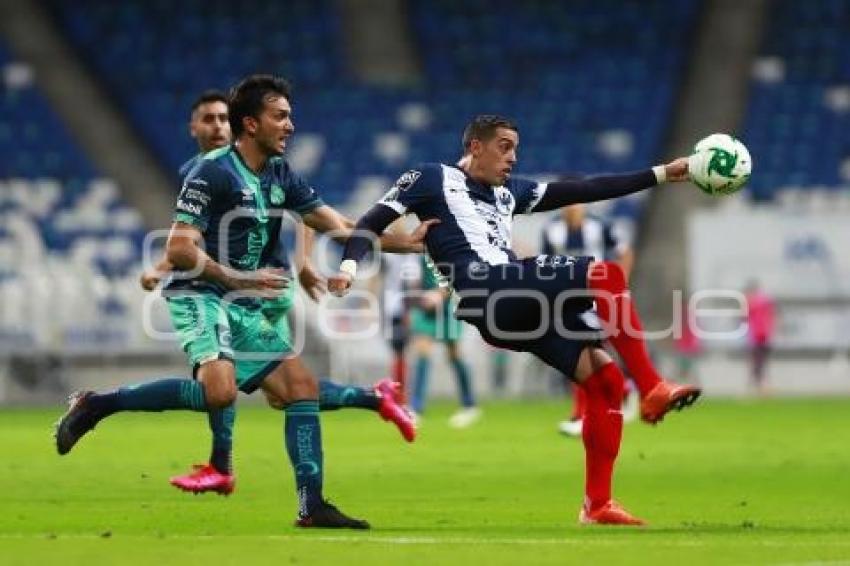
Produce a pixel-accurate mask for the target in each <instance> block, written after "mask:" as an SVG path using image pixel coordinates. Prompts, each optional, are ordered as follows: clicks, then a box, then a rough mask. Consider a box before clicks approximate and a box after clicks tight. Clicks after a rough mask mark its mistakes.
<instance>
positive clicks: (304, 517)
mask: <svg viewBox="0 0 850 566" xmlns="http://www.w3.org/2000/svg"><path fill="white" fill-rule="evenodd" d="M289 100H290V91H289V86H288V84H287V83H286V81H284V80H282V79H279V78H276V77H271V76H267V75H257V76H252V77H249V78H247V79H245V80H244V81H242V82H241V83H240V84H239V85H238V86H237V87H235V88H234V89H233V91H232V93H231V96H230V99H229V112H230V126H231V129H232V132H233V136H234V138H235V140H236V143H235V144H234V145H232V146H228V147H225V148H221V149H219V150H216V151H213V152H211V153H209V154H207V155H205V156H204V159H202V160H201V161H200V162H199V163H198V164H197V166H196V167H194V168H193V169H192V170H191V171H190V172H189V173H188V174H187V176H186V179H185V182H184V183H183V188H182V190H181V192H180V196H179V198H178V202H177V209H176V213H175V216H174V224H173V225H172V227H171V233H170V235H169V239H168V243H167V246H166V257H167V260H168V262H169V263H170V264H171V265H172V266H174V269H175V270H177V274H176V275H177V276H175V277H174V278H173V279H172V281H171V282H169V284H168V285H167V288H166V290H167V292H168V302H169V310H170V313H171V319H172V322H173V324H174V327H175V329H176V331H177V332H178V334H179V335H180V336H181V338H182V342H183V347H184V350H185V351H186V352H187V354H188V356H189V359H190V361H191V363H192V366H193V370H194V375H195V378H196V379H194V380H190V379H176V378H170V379H160V380H156V381H151V382H146V383H142V384H139V385H136V386H131V387H121V388H119V389H117V390H114V391H109V392H105V393H95V392H92V391H86V392H79V393H77V394H75V395H74V396H72V403H71V406H70V408H69V410H68V412H67V413H66V414H65V415H64V416H63V417H62V419H61V420H60V421H59V423H58V424H57V429H56V446H57V450H58V452H59V453H60V454H66V453H68V452H69V451H70V450H71V448H72V447H73V446H74V445H75V444H76V443H77V441H78V440H79V439H80V438H81V437H82V436H83V435H85V434H86V433H87V432H88V431H90V430H91V429H93V428H94V427H95V425H96V424H98V423H99V422H100V421H101V420H103V419H105V418H107V417H108V416H110V415H112V414H115V413H118V412H122V411H164V410H194V411H202V412H207V413H211V417H210V418H211V419H213V418H215V415H216V413H221V412H222V409H225V408H227V407H229V406H231V405H232V404H233V402H234V401H235V399H236V395H237V390H242V391H244V392H247V393H250V392H252V391H254V390H256V389H258V388H259V389H262V390H263V391H264V392H265V393H266V394H267V395H269V396H270V397H273V398H275V399H278V400H279V401H280V402H281V404H283V405H285V415H286V417H285V420H284V421H285V422H284V437H285V441H286V450H287V453H288V456H289V459H290V461H291V464H292V467H293V470H294V473H295V484H296V491H297V496H298V503H299V508H298V518H297V520H296V525H298V526H302V527H345V528H360V529H362V528H368V527H369V524H368V523H367V522H366V521H363V520H360V519H353V518H351V517H348V516H346V515H345V514H343V513H342V512H341V511H339V510H338V509H337V508H336V507H334V506H333V505H330V504H329V503H328V502H327V501H326V500H325V499H324V497H323V493H322V483H323V477H324V469H323V468H324V466H323V455H322V440H321V426H320V421H319V388H318V383H317V380H316V379H315V377H314V376H313V374H312V373H311V372H310V371H309V369H308V368H307V367H306V366H305V365H304V364H303V362H302V361H301V359H300V358H299V357H298V356H297V355H295V354H294V352H292V350H291V347H290V345H289V344H288V343H287V342H286V340H285V339H284V337H283V336H281V334H280V333H279V332H278V331H277V330H276V328H275V327H274V326H273V325H272V324H271V323H270V322H269V321H268V320H267V319H266V317H265V315H264V314H263V310H262V299H265V298H272V297H275V296H277V295H279V294H281V293H282V292H283V290H284V289H285V288H286V287H287V286H288V285H289V280H288V278H287V277H286V275H285V274H284V271H283V270H282V269H278V268H269V267H262V265H263V263H262V261H263V254H264V251H265V250H266V249H268V244H269V242H270V241H274V240H275V239H277V237H278V236H279V231H280V225H281V215H282V214H283V213H284V212H285V211H293V212H295V213H297V214H298V215H300V216H301V217H302V218H303V220H304V222H305V223H306V224H307V225H308V226H310V227H312V228H313V229H315V230H318V231H321V232H333V233H334V234H336V235H337V237H339V238H340V239H342V240H344V239H347V238H348V236H349V235H350V234H351V229H352V227H351V223H350V221H347V220H346V219H345V218H343V217H342V216H341V215H340V214H339V213H337V212H336V211H335V210H334V209H332V208H330V207H328V206H326V205H324V204H323V202H322V201H321V199H320V198H319V197H318V195H317V194H316V192H315V191H314V190H313V189H312V188H311V187H310V186H309V185H308V184H307V183H306V182H305V181H304V180H302V179H301V178H300V177H298V176H297V175H295V174H294V173H293V172H292V171H291V169H290V167H289V165H288V163H287V162H286V161H285V160H283V159H282V158H281V155H282V154H283V152H284V149H285V147H286V142H287V140H288V138H289V137H290V136H291V135H292V133H293V131H294V126H293V124H292V116H291V112H292V110H291V106H290V102H289ZM427 228H428V225H427V224H425V225H423V226H421V227H420V228H419V229H418V230H417V232H415V233H414V234H413V235H412V236H406V235H388V236H382V237H381V240H382V243H383V244H384V245H385V246H386V247H387V248H388V249H389V250H392V251H401V252H417V253H418V252H421V251H422V244H421V240H422V238H423V237H424V233H425V231H426V230H427Z"/></svg>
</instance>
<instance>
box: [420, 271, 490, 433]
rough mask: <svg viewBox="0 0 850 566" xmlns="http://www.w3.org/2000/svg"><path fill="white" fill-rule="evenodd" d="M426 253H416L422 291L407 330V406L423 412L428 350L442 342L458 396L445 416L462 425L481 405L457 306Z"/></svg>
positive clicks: (469, 421) (470, 420)
mask: <svg viewBox="0 0 850 566" xmlns="http://www.w3.org/2000/svg"><path fill="white" fill-rule="evenodd" d="M432 266H433V264H432V263H431V262H430V260H429V259H428V258H427V257H426V256H424V255H423V256H420V272H421V277H420V288H421V291H422V293H421V294H419V296H418V301H416V302H415V303H414V306H413V308H412V309H411V313H410V319H411V325H410V326H411V334H412V335H413V352H414V354H415V356H416V366H415V367H416V370H415V377H414V382H413V393H412V395H411V399H410V407H411V409H412V410H413V412H414V414H415V415H417V418H418V417H419V416H420V415H422V414H423V413H424V412H425V405H426V402H427V397H428V381H429V379H430V371H431V354H432V353H433V350H434V342H442V343H443V344H445V345H446V355H447V356H448V361H449V364H450V365H451V366H452V371H453V372H454V376H455V382H456V383H457V389H458V394H459V396H460V409H459V410H458V411H457V412H455V413H454V414H453V415H452V416H451V417H450V418H449V425H450V426H452V427H453V428H466V427H468V426H470V425H472V424H474V423H476V422H477V421H478V420H479V419H480V418H481V409H480V408H479V407H478V406H477V404H476V402H475V395H474V393H473V388H472V377H471V374H470V370H469V364H468V363H467V362H466V360H464V359H463V352H461V349H460V340H461V337H462V336H463V323H462V322H461V321H459V320H458V319H456V318H455V317H454V314H453V313H454V309H455V307H456V306H457V305H456V303H455V301H454V300H453V298H452V293H451V289H449V288H448V287H447V285H445V284H442V285H441V282H440V279H441V277H440V275H439V273H438V272H436V269H435V268H433V267H432Z"/></svg>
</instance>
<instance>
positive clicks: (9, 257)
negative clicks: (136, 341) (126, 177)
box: [0, 45, 145, 348]
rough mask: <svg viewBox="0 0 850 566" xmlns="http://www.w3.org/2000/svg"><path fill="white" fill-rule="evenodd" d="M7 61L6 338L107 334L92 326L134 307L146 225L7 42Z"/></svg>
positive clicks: (1, 284)
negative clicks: (126, 285) (133, 285)
mask: <svg viewBox="0 0 850 566" xmlns="http://www.w3.org/2000/svg"><path fill="white" fill-rule="evenodd" d="M0 69H2V87H0V115H3V116H9V117H11V119H10V120H8V121H6V120H4V121H2V122H0V151H2V152H3V156H4V158H3V160H2V161H1V162H0V217H2V221H0V296H1V297H2V301H0V307H1V308H2V309H3V314H4V316H2V317H0V320H2V328H0V342H2V343H3V344H4V345H8V346H13V347H14V348H30V347H32V348H37V347H55V346H59V345H62V346H68V345H70V344H71V343H72V342H75V341H76V342H78V343H88V344H89V345H92V344H95V343H99V342H101V341H102V339H103V338H105V337H106V334H100V335H99V336H100V337H98V336H95V335H93V334H91V333H90V332H89V331H90V330H93V328H94V327H95V326H97V325H98V324H99V321H101V322H102V321H103V317H104V316H107V317H108V316H111V315H116V314H123V313H125V312H126V311H127V309H128V308H129V307H128V301H127V300H124V298H122V297H123V295H125V293H123V292H122V291H121V289H122V288H123V282H124V281H125V280H127V279H130V280H134V279H135V277H136V275H137V272H138V268H139V260H140V256H141V244H142V240H143V238H144V234H145V230H144V227H143V225H142V222H141V219H140V217H139V215H138V213H137V212H136V211H135V210H133V209H131V208H129V207H128V206H127V205H126V204H125V203H124V202H123V201H122V199H121V197H120V193H119V191H118V188H117V187H116V186H115V184H114V183H112V182H111V181H109V180H105V179H101V178H99V177H98V172H97V171H96V170H95V169H94V167H93V166H92V164H91V162H90V161H89V159H88V158H87V157H86V156H85V155H84V154H83V153H82V152H81V151H80V150H79V148H78V147H77V146H76V144H75V143H74V140H73V138H72V136H71V135H70V134H69V132H68V131H67V130H66V128H65V126H64V125H63V123H62V122H61V121H60V120H59V118H58V117H57V116H56V115H55V113H54V112H52V110H51V108H50V105H49V104H48V102H47V101H46V100H45V98H44V97H43V95H42V94H41V92H40V91H39V89H38V88H37V86H36V84H35V81H34V77H33V73H32V71H31V69H30V67H28V66H27V65H26V64H25V63H23V62H20V61H17V60H16V59H15V58H14V57H13V56H12V55H11V54H10V53H9V52H8V50H7V48H6V47H5V46H4V45H0ZM136 322H137V321H135V320H134V321H133V322H132V323H133V324H135V323H136ZM120 336H126V332H123V331H122V332H118V333H117V334H113V335H112V336H111V337H110V338H109V340H113V339H116V337H120Z"/></svg>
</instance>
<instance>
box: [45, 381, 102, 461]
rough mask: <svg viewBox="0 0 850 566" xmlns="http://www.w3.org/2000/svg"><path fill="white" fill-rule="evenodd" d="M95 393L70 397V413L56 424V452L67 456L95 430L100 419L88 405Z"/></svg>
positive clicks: (82, 393) (78, 392) (86, 392)
mask: <svg viewBox="0 0 850 566" xmlns="http://www.w3.org/2000/svg"><path fill="white" fill-rule="evenodd" d="M92 395H94V391H77V392H76V393H73V394H72V395H71V396H70V397H68V412H67V413H65V414H64V415H62V418H61V419H59V421H58V422H57V423H56V426H55V430H54V432H53V437H54V438H55V439H56V451H57V452H59V454H60V455H64V454H67V453H68V452H70V451H71V448H73V447H74V445H75V444H76V443H77V442H78V441H79V440H80V439H81V438H82V437H83V435H84V434H86V433H87V432H88V431H90V430H91V429H93V428H94V426H95V425H96V424H97V422H98V420H100V419H98V418H97V416H96V415H95V414H94V412H93V411H92V410H91V407H90V405H89V403H88V399H89V398H90V397H91V396H92Z"/></svg>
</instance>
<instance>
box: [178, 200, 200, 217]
mask: <svg viewBox="0 0 850 566" xmlns="http://www.w3.org/2000/svg"><path fill="white" fill-rule="evenodd" d="M177 210H182V211H183V212H188V213H189V214H194V215H195V216H200V215H201V205H200V204H194V203H191V202H186V201H185V200H183V199H182V198H181V199H179V200H178V201H177Z"/></svg>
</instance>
